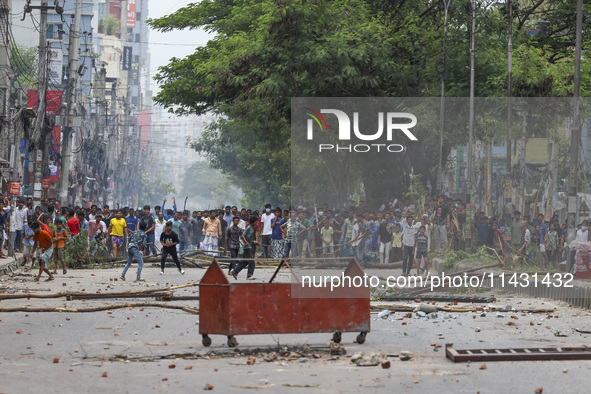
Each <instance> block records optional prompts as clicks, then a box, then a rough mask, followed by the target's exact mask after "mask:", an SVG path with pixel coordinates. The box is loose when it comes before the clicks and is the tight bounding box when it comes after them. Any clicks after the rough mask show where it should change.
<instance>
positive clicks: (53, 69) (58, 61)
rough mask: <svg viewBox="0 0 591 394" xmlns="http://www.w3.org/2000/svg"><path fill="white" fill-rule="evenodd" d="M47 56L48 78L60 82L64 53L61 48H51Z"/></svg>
mask: <svg viewBox="0 0 591 394" xmlns="http://www.w3.org/2000/svg"><path fill="white" fill-rule="evenodd" d="M49 56H50V59H49V78H50V79H52V80H53V81H54V82H59V83H61V81H62V66H63V63H64V54H63V52H62V50H61V49H51V50H50V51H49Z"/></svg>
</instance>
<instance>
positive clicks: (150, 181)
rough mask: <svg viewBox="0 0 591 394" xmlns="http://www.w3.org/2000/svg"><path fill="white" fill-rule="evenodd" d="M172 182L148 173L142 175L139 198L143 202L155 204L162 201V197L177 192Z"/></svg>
mask: <svg viewBox="0 0 591 394" xmlns="http://www.w3.org/2000/svg"><path fill="white" fill-rule="evenodd" d="M175 192H176V190H175V189H174V187H173V186H172V182H168V183H166V182H163V181H162V179H161V178H160V177H156V178H154V177H151V176H150V175H149V174H148V173H143V174H142V175H141V181H140V191H139V199H138V201H141V203H142V204H148V205H155V204H160V203H161V202H162V198H163V197H164V196H167V195H169V194H173V193H175Z"/></svg>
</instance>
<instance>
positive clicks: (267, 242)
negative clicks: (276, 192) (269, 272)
mask: <svg viewBox="0 0 591 394" xmlns="http://www.w3.org/2000/svg"><path fill="white" fill-rule="evenodd" d="M273 219H275V215H273V214H272V213H271V204H267V205H265V212H263V214H262V215H261V224H262V229H261V233H262V238H261V242H262V244H263V255H264V256H265V258H269V246H271V234H272V233H273V228H272V227H271V222H272V221H273Z"/></svg>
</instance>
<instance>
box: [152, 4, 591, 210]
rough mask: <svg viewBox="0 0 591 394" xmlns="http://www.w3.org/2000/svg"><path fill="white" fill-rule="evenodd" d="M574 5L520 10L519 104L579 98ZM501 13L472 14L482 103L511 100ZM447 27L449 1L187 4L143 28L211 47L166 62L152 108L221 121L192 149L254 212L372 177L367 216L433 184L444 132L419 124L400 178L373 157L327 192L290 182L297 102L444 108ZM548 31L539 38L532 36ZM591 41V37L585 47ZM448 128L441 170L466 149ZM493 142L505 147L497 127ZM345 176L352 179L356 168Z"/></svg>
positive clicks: (457, 71) (462, 12) (452, 26)
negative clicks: (201, 38) (417, 178)
mask: <svg viewBox="0 0 591 394" xmlns="http://www.w3.org/2000/svg"><path fill="white" fill-rule="evenodd" d="M575 2H576V0H561V1H559V2H545V1H544V2H541V1H540V2H539V1H525V0H524V1H514V2H513V3H514V4H516V7H517V8H516V10H515V12H514V17H515V19H514V23H515V29H514V47H515V56H514V92H513V94H514V96H519V95H522V96H544V97H548V96H559V95H569V94H571V92H572V70H573V69H574V66H573V64H574V59H573V56H574V54H573V52H572V51H571V50H570V49H569V45H572V42H574V31H573V30H574V29H573V23H572V21H573V20H574V17H573V15H574V13H573V12H574V11H573V10H574V4H575ZM494 3H496V2H493V1H492V0H491V1H489V0H481V1H479V2H478V15H477V20H478V25H477V30H476V50H477V58H476V96H479V97H495V96H496V97H504V96H505V94H506V85H505V81H506V75H507V64H506V56H507V55H506V51H507V19H506V15H507V12H506V10H505V9H504V8H503V7H497V6H496V5H495V4H494ZM550 3H551V4H550ZM451 4H452V5H451V7H450V13H449V36H448V58H447V72H448V74H449V79H448V81H447V89H446V95H447V96H449V97H467V96H468V95H469V72H468V71H467V66H468V65H469V63H470V60H469V56H470V53H469V31H467V28H466V26H470V5H469V4H470V3H469V2H468V1H457V2H456V1H454V2H452V3H451ZM585 12H586V17H585V26H587V27H589V26H588V24H589V20H590V19H591V18H588V14H589V12H588V10H587V8H586V11H585ZM443 15H444V8H443V2H442V1H441V0H431V1H425V2H418V1H413V2H409V1H403V0H399V1H386V0H350V1H325V0H324V1H323V0H320V1H317V2H308V1H305V0H303V1H292V0H274V1H271V0H248V1H243V2H237V1H233V0H212V1H208V2H200V3H197V4H195V3H193V4H190V5H188V6H187V7H184V8H181V9H180V10H179V11H177V12H176V13H174V14H171V15H168V16H166V17H164V18H160V19H155V20H150V21H149V24H150V25H151V26H152V27H153V28H155V29H157V30H160V31H170V30H175V29H197V28H203V29H205V30H206V31H209V32H211V33H214V34H215V35H216V37H215V38H214V39H212V40H210V41H209V42H208V44H207V45H206V46H203V47H199V48H197V49H196V50H195V52H194V53H193V54H191V55H189V56H187V57H186V58H184V59H172V60H171V62H170V64H168V65H167V66H164V67H161V68H160V70H159V73H158V74H157V75H156V77H155V79H156V80H157V81H158V82H159V83H161V87H162V89H161V91H160V93H159V94H158V95H157V97H156V98H155V101H156V102H157V103H159V104H161V105H163V106H165V107H167V108H169V110H170V111H171V112H174V113H177V114H187V113H196V114H203V113H206V112H209V111H212V112H214V113H217V114H219V115H220V117H219V120H218V121H217V122H216V123H214V124H212V125H211V126H210V128H209V129H208V130H207V131H206V132H205V133H203V136H202V138H201V139H200V140H198V141H196V142H195V143H194V144H193V147H194V148H195V149H196V150H198V151H200V152H202V153H203V154H204V155H205V156H206V157H207V158H208V159H209V161H210V163H211V165H212V166H213V167H214V168H218V169H221V170H222V171H223V172H224V173H227V174H230V175H232V178H233V179H234V180H235V182H236V184H237V185H238V186H240V188H241V189H242V190H243V191H244V193H245V195H246V197H247V198H250V199H252V200H253V201H255V200H256V201H257V202H262V201H263V200H265V201H266V200H268V201H269V202H271V203H278V204H285V203H287V202H288V201H289V200H290V195H291V192H292V187H293V188H295V187H298V185H302V184H301V183H300V182H308V184H309V185H310V184H313V183H316V184H319V185H317V187H319V188H322V187H323V186H325V188H326V189H329V190H330V192H331V193H341V194H346V193H348V192H349V190H350V189H351V188H352V187H353V188H354V187H355V185H356V184H357V183H358V182H360V180H359V179H358V178H359V173H365V174H371V175H372V177H370V178H367V177H366V179H364V180H363V184H364V186H365V191H366V194H367V202H368V203H369V204H371V203H372V202H375V201H382V199H383V198H384V197H389V196H391V195H392V194H393V193H396V192H398V193H399V192H400V189H406V188H408V187H409V186H410V182H409V177H410V175H411V174H413V173H414V174H421V175H422V180H423V182H425V183H426V182H427V181H429V182H430V183H431V184H432V185H433V184H435V182H434V181H435V179H434V174H435V169H436V166H437V161H438V155H437V154H434V153H435V152H438V138H439V133H438V131H437V130H438V118H436V117H431V118H428V119H426V120H425V121H424V123H425V124H426V125H425V132H424V133H423V134H421V143H420V144H414V145H409V147H408V150H407V151H406V152H405V153H404V154H399V155H397V156H396V157H395V158H392V157H389V158H387V159H388V160H389V161H388V163H387V164H388V165H387V167H388V168H396V171H389V172H387V174H386V173H383V171H384V170H385V169H384V167H385V166H384V165H383V162H382V160H384V159H385V156H384V155H379V156H377V157H376V160H375V161H374V162H373V163H368V164H364V165H363V166H362V167H361V168H359V171H348V172H346V173H348V174H350V177H349V178H347V179H336V181H337V182H333V183H334V184H331V183H330V182H331V181H333V180H335V179H334V178H330V179H329V180H327V179H325V178H322V176H324V174H320V175H319V174H316V173H306V176H305V177H302V178H300V179H293V178H292V177H291V175H292V174H291V172H290V165H291V162H292V160H293V158H292V157H291V154H292V152H291V139H290V138H291V134H290V120H291V118H290V117H291V113H290V97H438V96H439V94H440V89H439V87H440V83H441V75H440V74H439V72H438V70H437V63H438V62H439V61H440V60H441V48H442V39H443ZM542 20H543V21H544V22H543V23H542V22H538V21H542ZM542 24H543V25H544V26H546V28H545V29H538V30H539V31H538V32H537V33H536V34H531V33H532V31H533V29H534V28H537V27H539V26H541V25H542ZM534 32H535V31H534ZM590 32H591V29H588V28H587V29H586V33H585V37H586V39H588V38H589V37H588V36H589V34H591V33H590ZM584 63H585V64H584V65H583V70H589V61H588V60H585V61H584ZM583 75H584V79H583V89H582V91H583V92H586V91H588V90H589V87H590V86H591V80H590V77H589V75H591V73H585V72H583ZM436 105H437V104H436ZM446 108H448V107H447V105H446ZM451 109H455V112H451ZM451 109H450V108H448V109H447V110H446V111H449V113H450V114H452V115H456V116H455V117H456V118H459V115H462V116H463V115H464V114H465V113H466V111H467V108H465V106H464V107H460V108H453V107H452V108H451ZM446 113H447V112H446ZM452 118H453V116H447V117H446V119H448V121H447V122H446V129H445V130H446V132H445V138H444V157H446V156H447V153H448V152H449V151H450V149H451V148H452V147H453V146H456V145H458V144H464V143H466V140H467V134H468V133H467V129H466V125H456V124H454V120H449V119H452ZM484 124H489V125H490V124H493V123H491V122H490V121H486V122H484ZM481 130H482V133H485V134H481ZM495 130H497V132H498V133H499V134H502V133H503V130H502V127H495ZM488 133H489V131H488V130H486V128H485V127H481V128H479V129H478V130H477V134H476V136H477V138H483V139H486V140H489V139H490V138H491V136H490V135H488ZM380 163H382V165H380ZM306 164H309V163H306ZM347 165H348V166H349V167H344V168H351V166H354V165H355V163H348V164H347ZM380 171H382V172H380ZM384 176H387V177H388V182H389V185H390V187H389V188H384V187H383V185H381V184H380V182H383V181H382V180H383V179H384ZM290 179H291V181H290ZM292 182H293V183H292ZM395 188H396V189H397V190H395ZM340 199H341V200H343V199H346V198H345V197H344V196H341V197H340Z"/></svg>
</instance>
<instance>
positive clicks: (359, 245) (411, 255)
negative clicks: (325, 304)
mask: <svg viewBox="0 0 591 394" xmlns="http://www.w3.org/2000/svg"><path fill="white" fill-rule="evenodd" d="M421 201H424V205H423V206H422V207H419V206H418V204H416V203H413V202H411V201H410V200H409V199H408V198H402V199H400V200H398V199H397V200H394V201H392V202H384V204H382V206H380V207H378V208H377V209H373V210H372V209H368V208H367V207H364V206H363V204H361V206H359V205H357V204H354V203H351V206H350V207H349V208H348V209H331V208H330V207H329V206H328V205H327V204H324V205H323V206H321V207H318V208H316V207H314V208H305V207H301V206H300V207H297V208H296V209H281V208H280V207H275V208H273V207H272V206H271V204H266V205H265V207H264V208H263V209H262V210H261V211H259V210H251V209H245V208H242V209H241V210H238V208H237V207H236V206H225V207H224V206H221V207H220V209H211V210H203V211H198V210H195V211H192V212H189V211H186V210H182V211H180V210H177V205H176V201H175V199H174V198H173V201H172V202H173V205H172V208H168V209H167V208H166V203H167V200H166V199H164V200H163V203H162V205H156V206H154V207H153V208H152V207H151V206H149V205H145V206H143V207H142V209H134V208H129V207H124V208H120V209H111V207H109V206H108V205H103V206H102V208H101V207H99V206H97V205H96V204H93V205H91V206H90V207H89V208H82V207H60V206H59V204H58V203H57V201H55V200H43V201H42V203H41V205H39V206H36V207H33V201H32V200H31V199H30V198H29V199H26V200H24V199H19V200H18V201H17V206H16V207H14V224H13V225H14V230H15V239H14V245H13V246H14V249H15V250H16V251H19V252H22V253H24V255H25V257H26V258H27V259H30V260H32V259H33V257H35V256H36V257H37V258H38V259H39V262H40V268H39V274H38V275H37V277H36V280H39V278H40V276H41V274H42V273H43V272H46V273H47V274H48V277H49V278H48V279H47V280H53V278H54V275H55V274H57V269H58V266H59V264H61V266H62V273H63V274H65V273H66V272H67V267H66V261H65V259H64V249H65V248H66V247H67V245H68V243H69V242H70V240H72V239H74V238H75V237H79V236H84V237H88V240H94V241H95V242H91V243H90V244H91V245H94V246H91V247H90V250H89V253H92V254H94V253H97V250H99V248H100V247H103V250H105V251H108V253H110V254H111V255H112V257H114V258H125V257H126V258H127V264H126V266H125V268H124V269H123V272H122V274H121V279H122V280H125V275H126V273H127V271H128V269H129V267H130V265H131V264H132V262H133V260H134V259H135V260H136V261H137V262H138V271H137V276H136V280H138V281H141V280H142V278H141V271H142V266H143V258H144V257H147V256H150V254H153V255H156V254H158V253H160V254H161V270H160V274H161V275H163V274H164V269H165V265H166V259H167V258H168V256H171V258H172V260H173V262H174V263H175V265H176V267H177V269H178V271H179V272H180V273H181V274H184V270H183V269H182V267H181V264H180V262H179V252H183V251H186V250H195V249H198V250H202V251H203V252H204V253H208V254H210V255H214V256H215V255H220V254H221V253H229V255H230V256H231V257H232V259H233V260H232V263H231V265H230V269H229V271H228V275H232V276H233V277H234V278H237V275H238V274H239V273H240V272H241V271H242V270H243V269H244V268H247V279H252V278H253V275H254V267H255V258H273V259H280V258H297V257H308V258H310V257H319V256H342V257H348V256H354V257H356V258H357V259H358V261H359V262H360V263H361V264H366V263H372V262H373V263H382V264H385V263H393V262H400V261H402V270H403V274H404V275H410V273H411V270H412V269H413V265H414V268H416V274H417V275H419V274H423V273H425V272H428V270H429V252H430V251H431V250H441V249H448V248H450V249H453V250H464V249H465V247H466V239H467V235H468V233H469V234H470V235H471V238H472V239H474V240H475V241H476V242H475V243H476V246H477V247H482V246H486V247H487V250H488V251H489V253H491V254H497V255H498V256H499V257H500V258H503V257H504V256H506V255H507V254H508V253H509V254H513V255H517V256H519V259H520V260H521V261H522V263H523V264H536V265H539V266H544V267H546V268H552V267H555V266H556V265H557V264H558V262H560V261H561V260H562V259H564V258H565V253H566V241H567V240H566V237H567V228H566V225H565V224H562V225H561V224H560V221H559V218H558V215H556V214H555V215H554V216H552V217H551V218H549V219H547V220H545V218H544V215H543V214H539V215H536V216H535V219H534V220H533V221H531V220H530V218H529V217H528V216H527V215H525V216H523V218H522V217H521V213H520V212H518V211H515V212H514V215H513V217H512V218H496V217H490V218H487V217H485V216H484V213H483V212H480V213H478V214H476V215H474V218H473V219H472V220H471V221H470V222H468V223H470V226H469V228H466V223H467V218H466V215H467V212H466V206H465V204H464V203H463V202H462V201H461V200H452V199H450V198H448V197H446V196H443V195H441V196H439V197H437V198H435V197H431V196H426V197H425V198H424V199H421ZM12 213H13V212H12V207H11V206H10V201H9V200H8V199H4V198H3V196H1V195H0V237H1V238H0V244H2V245H3V246H6V245H7V242H6V233H7V231H8V229H9V226H10V225H11V223H10V217H11V214H12ZM577 239H578V240H580V241H585V242H587V241H589V231H588V223H587V221H584V222H583V223H581V224H580V225H579V228H578V229H577ZM2 250H3V247H2V248H0V258H4V257H5V256H4V254H3V252H2ZM36 252H37V253H36ZM50 262H53V271H50V270H49V264H50Z"/></svg>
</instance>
